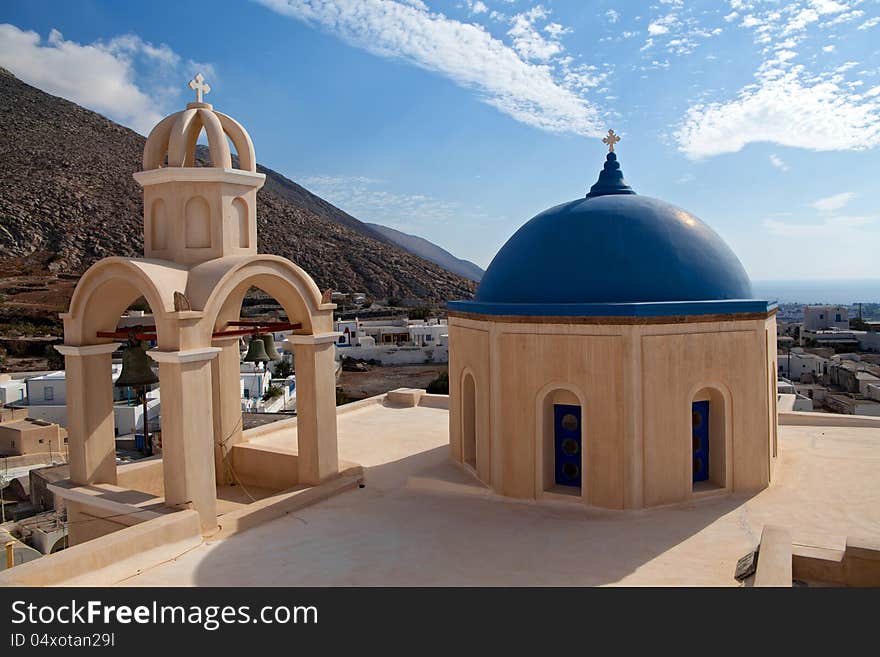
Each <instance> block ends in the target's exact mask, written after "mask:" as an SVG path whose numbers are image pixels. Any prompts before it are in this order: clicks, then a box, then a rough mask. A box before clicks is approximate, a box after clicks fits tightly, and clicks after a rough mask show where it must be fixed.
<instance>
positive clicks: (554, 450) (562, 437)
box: [538, 389, 586, 497]
mask: <svg viewBox="0 0 880 657" xmlns="http://www.w3.org/2000/svg"><path fill="white" fill-rule="evenodd" d="M539 416H540V418H541V419H540V423H541V424H540V426H541V428H542V431H541V441H540V442H541V454H540V457H541V461H542V464H543V467H542V468H541V469H540V471H539V473H538V474H539V475H540V477H541V479H540V481H539V482H538V488H539V490H544V491H549V492H553V493H561V494H565V495H573V496H577V497H580V496H581V491H582V487H583V485H584V481H585V476H584V471H585V466H586V459H585V457H584V436H585V433H584V429H583V421H584V417H583V406H582V405H581V400H580V398H579V397H578V396H577V395H576V394H575V393H574V392H572V391H571V390H566V389H555V390H550V391H548V392H547V394H546V395H545V396H544V398H543V400H542V401H540V403H539Z"/></svg>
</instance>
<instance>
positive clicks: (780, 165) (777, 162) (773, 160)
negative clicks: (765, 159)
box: [770, 153, 788, 171]
mask: <svg viewBox="0 0 880 657" xmlns="http://www.w3.org/2000/svg"><path fill="white" fill-rule="evenodd" d="M770 164H772V165H773V166H774V167H776V168H777V169H779V170H780V171H788V165H787V164H786V163H785V162H783V161H782V158H781V157H779V156H778V155H776V153H773V154H771V155H770Z"/></svg>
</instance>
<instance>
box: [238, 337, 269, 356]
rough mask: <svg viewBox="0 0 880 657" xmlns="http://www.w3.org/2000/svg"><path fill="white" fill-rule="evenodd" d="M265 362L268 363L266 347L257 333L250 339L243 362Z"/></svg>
mask: <svg viewBox="0 0 880 657" xmlns="http://www.w3.org/2000/svg"><path fill="white" fill-rule="evenodd" d="M267 361H269V354H267V353H266V345H265V343H264V342H263V336H261V335H260V334H259V333H257V334H255V335H254V337H252V338H251V342H250V344H249V345H248V350H247V353H246V354H245V356H244V359H243V362H245V363H259V362H267Z"/></svg>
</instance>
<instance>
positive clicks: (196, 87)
mask: <svg viewBox="0 0 880 657" xmlns="http://www.w3.org/2000/svg"><path fill="white" fill-rule="evenodd" d="M189 88H190V89H192V90H193V91H195V92H196V102H197V103H201V102H203V101H202V96H206V95H208V94H209V93H211V86H210V85H209V84H208V83H207V82H205V76H204V75H202V74H201V73H196V76H195V77H194V78H193V79H192V80H190V81H189ZM612 150H613V149H612Z"/></svg>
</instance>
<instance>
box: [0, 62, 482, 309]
mask: <svg viewBox="0 0 880 657" xmlns="http://www.w3.org/2000/svg"><path fill="white" fill-rule="evenodd" d="M0 126H2V130H0V180H2V184H0V279H2V280H0V295H2V296H3V297H5V301H4V303H5V305H9V304H10V303H13V302H14V301H15V299H14V297H15V294H14V291H15V290H13V289H12V288H14V287H15V285H18V284H17V283H15V280H14V279H23V278H25V277H37V279H39V277H40V276H45V277H46V278H47V279H52V278H55V279H58V280H65V281H67V284H64V285H58V286H57V287H53V286H52V285H49V288H48V295H49V296H50V297H51V296H52V294H54V292H53V290H55V289H57V290H60V292H58V294H61V295H68V296H69V294H70V290H71V289H72V284H70V281H71V279H74V278H75V275H77V274H80V273H82V272H83V271H84V270H85V269H86V268H87V267H88V266H89V265H91V264H92V263H93V262H95V261H96V260H98V259H100V258H103V257H105V256H109V255H124V256H138V255H142V253H143V243H142V238H143V202H142V195H141V189H140V187H139V186H138V185H137V183H135V181H134V180H133V178H132V173H133V172H135V171H138V170H140V168H141V154H142V150H143V146H144V141H145V139H144V137H142V136H141V135H139V134H137V133H136V132H134V131H132V130H129V129H128V128H125V127H123V126H121V125H118V124H116V123H114V122H113V121H110V120H108V119H106V118H104V117H103V116H101V115H99V114H96V113H94V112H91V111H89V110H86V109H84V108H82V107H80V106H78V105H76V104H74V103H71V102H69V101H67V100H64V99H62V98H58V97H56V96H51V95H49V94H47V93H44V92H43V91H40V90H39V89H36V88H34V87H31V86H29V85H27V84H25V83H23V82H21V81H20V80H18V79H17V78H16V77H15V76H14V75H12V74H11V73H10V72H8V71H6V70H4V69H0ZM257 146H258V152H259V144H258V145H257ZM259 170H260V171H261V172H263V173H265V174H266V176H267V181H266V185H265V186H264V187H263V188H262V189H261V190H260V191H259V192H258V197H257V198H258V205H257V216H258V229H259V243H258V249H259V251H260V252H261V253H274V254H278V255H282V256H285V257H287V258H290V259H291V260H293V261H294V262H296V263H297V264H298V265H300V266H302V267H303V268H304V269H305V270H306V271H308V272H309V273H310V274H311V275H312V276H313V277H314V278H315V281H316V282H317V284H318V286H319V287H320V288H321V289H326V288H333V289H335V290H340V291H363V292H367V293H368V294H370V295H372V296H374V297H376V298H387V297H397V298H409V299H418V300H421V301H423V302H425V303H432V304H439V303H442V302H443V301H445V300H447V299H460V298H468V297H470V296H471V295H472V294H473V291H474V288H475V286H474V284H473V282H472V281H470V280H466V279H465V278H463V277H461V276H460V275H458V274H455V273H452V272H450V271H448V270H446V269H443V268H442V267H439V266H437V265H436V264H435V263H433V262H430V261H428V260H426V259H423V258H420V257H418V256H416V255H413V254H412V253H409V252H408V251H406V250H404V249H402V248H400V247H399V246H397V245H396V244H394V243H393V242H391V241H389V240H388V239H386V238H384V237H383V236H382V235H381V234H380V233H378V232H377V231H376V230H375V229H373V228H371V227H369V226H367V225H365V224H363V223H362V222H360V221H358V220H357V219H355V218H354V217H352V216H350V215H348V214H347V213H345V212H343V211H342V210H340V209H339V208H336V207H335V206H333V205H332V204H330V203H328V202H327V201H325V200H324V199H321V198H319V197H318V196H315V195H314V194H312V193H311V192H309V191H308V190H306V189H305V188H303V187H301V186H300V185H297V184H296V183H295V182H293V181H292V180H288V179H287V178H285V177H284V176H282V175H281V174H279V173H277V172H275V171H272V170H271V169H267V168H265V167H259ZM3 280H5V281H6V283H2V281H3ZM9 281H13V282H12V283H10V282H9ZM40 285H41V283H40V281H39V280H36V281H34V280H32V279H31V278H28V280H27V285H25V287H24V289H25V291H27V290H34V289H42V288H41V287H40ZM20 287H21V286H19V288H20ZM44 287H45V286H44ZM19 288H16V290H18V291H20V289H19ZM44 296H46V295H44ZM0 300H3V299H0ZM43 301H45V299H43ZM22 303H24V302H22ZM58 305H60V306H61V307H63V306H65V305H66V299H59V300H58Z"/></svg>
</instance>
